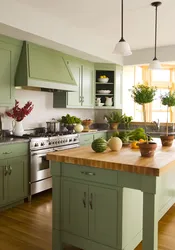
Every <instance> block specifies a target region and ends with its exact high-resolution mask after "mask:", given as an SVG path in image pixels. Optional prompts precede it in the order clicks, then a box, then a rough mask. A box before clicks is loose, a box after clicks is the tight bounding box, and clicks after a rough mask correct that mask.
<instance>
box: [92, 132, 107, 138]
mask: <svg viewBox="0 0 175 250" xmlns="http://www.w3.org/2000/svg"><path fill="white" fill-rule="evenodd" d="M101 137H102V138H103V139H105V140H107V133H106V132H98V133H96V134H94V140H95V139H98V138H101Z"/></svg>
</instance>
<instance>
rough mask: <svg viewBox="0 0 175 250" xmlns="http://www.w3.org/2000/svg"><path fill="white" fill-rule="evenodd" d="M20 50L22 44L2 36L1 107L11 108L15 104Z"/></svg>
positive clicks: (0, 55)
mask: <svg viewBox="0 0 175 250" xmlns="http://www.w3.org/2000/svg"><path fill="white" fill-rule="evenodd" d="M20 50H21V43H20V42H18V41H17V40H15V39H10V38H7V37H3V36H0V106H11V105H12V103H13V102H14V76H15V71H16V65H17V62H18V58H19V55H20Z"/></svg>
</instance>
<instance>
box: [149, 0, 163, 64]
mask: <svg viewBox="0 0 175 250" xmlns="http://www.w3.org/2000/svg"><path fill="white" fill-rule="evenodd" d="M161 4H162V3H161V2H153V3H151V5H152V6H153V7H155V47H154V58H153V61H152V62H151V63H150V65H149V69H161V64H160V62H159V60H158V59H157V8H158V6H160V5H161Z"/></svg>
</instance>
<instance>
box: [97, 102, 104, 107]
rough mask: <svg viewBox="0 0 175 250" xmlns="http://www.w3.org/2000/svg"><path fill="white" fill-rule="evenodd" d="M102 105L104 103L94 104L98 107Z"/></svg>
mask: <svg viewBox="0 0 175 250" xmlns="http://www.w3.org/2000/svg"><path fill="white" fill-rule="evenodd" d="M103 105H104V103H102V102H101V103H98V104H97V105H96V106H98V107H102V106H103Z"/></svg>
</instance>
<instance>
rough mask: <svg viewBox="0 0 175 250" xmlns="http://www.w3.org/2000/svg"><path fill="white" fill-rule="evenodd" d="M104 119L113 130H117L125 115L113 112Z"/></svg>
mask: <svg viewBox="0 0 175 250" xmlns="http://www.w3.org/2000/svg"><path fill="white" fill-rule="evenodd" d="M104 119H105V120H106V121H107V122H108V124H109V125H110V128H111V129H116V130H117V128H118V125H119V124H120V123H121V122H122V120H123V115H121V114H120V113H119V112H118V111H113V112H111V113H110V114H109V115H105V116H104Z"/></svg>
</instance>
